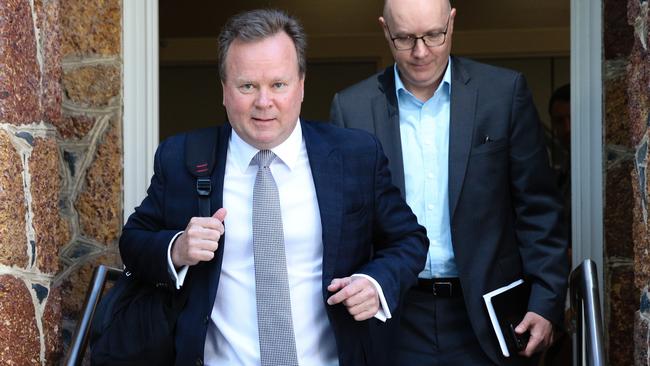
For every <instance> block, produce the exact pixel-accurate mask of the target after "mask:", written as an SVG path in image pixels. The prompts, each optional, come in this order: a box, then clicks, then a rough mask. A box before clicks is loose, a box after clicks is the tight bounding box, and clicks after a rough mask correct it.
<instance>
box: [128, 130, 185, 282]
mask: <svg viewBox="0 0 650 366" xmlns="http://www.w3.org/2000/svg"><path fill="white" fill-rule="evenodd" d="M166 146H167V144H166V142H163V143H161V144H160V146H159V147H158V149H157V150H156V154H155V158H154V175H153V177H152V178H151V183H150V185H149V188H148V189H147V196H146V197H145V199H144V200H143V201H142V203H141V204H140V206H138V207H136V209H135V212H134V213H133V214H132V215H131V216H130V217H129V219H128V221H127V223H126V224H125V225H124V229H123V231H122V236H121V237H120V254H121V256H122V261H123V262H124V265H125V266H126V268H127V269H128V270H129V271H131V272H132V273H134V274H135V275H136V276H139V278H141V279H144V280H145V281H148V282H151V283H169V284H171V285H173V282H172V281H171V277H170V275H169V271H168V266H167V250H168V248H169V243H170V242H171V240H172V239H173V237H174V236H175V235H176V234H177V233H178V232H179V230H168V229H166V228H165V226H164V216H163V210H164V209H163V207H164V197H165V195H164V193H165V184H166V177H165V171H164V168H163V164H162V162H163V161H164V160H165V158H164V156H165V148H166Z"/></svg>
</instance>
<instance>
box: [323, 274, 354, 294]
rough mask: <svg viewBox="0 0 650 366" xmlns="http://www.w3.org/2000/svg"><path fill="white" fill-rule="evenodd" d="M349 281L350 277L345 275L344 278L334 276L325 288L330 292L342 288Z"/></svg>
mask: <svg viewBox="0 0 650 366" xmlns="http://www.w3.org/2000/svg"><path fill="white" fill-rule="evenodd" d="M350 282H351V279H350V277H345V278H335V279H333V280H332V282H331V283H330V285H329V286H327V290H328V291H330V292H334V291H338V290H340V289H342V288H343V287H345V286H347V285H348V284H349V283H350Z"/></svg>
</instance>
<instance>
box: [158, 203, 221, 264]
mask: <svg viewBox="0 0 650 366" xmlns="http://www.w3.org/2000/svg"><path fill="white" fill-rule="evenodd" d="M226 214H227V212H226V209H225V208H220V209H218V210H217V212H215V213H214V215H212V217H192V219H191V220H190V222H189V224H187V228H185V232H183V233H182V234H181V235H180V236H179V237H178V238H176V240H175V241H174V244H173V245H172V253H171V254H172V263H173V264H174V266H175V267H176V268H178V267H182V266H193V265H195V264H197V263H199V262H207V261H209V260H212V258H214V252H215V251H216V250H217V248H219V239H220V238H221V236H222V235H223V233H224V231H225V228H224V226H223V220H224V219H225V218H226Z"/></svg>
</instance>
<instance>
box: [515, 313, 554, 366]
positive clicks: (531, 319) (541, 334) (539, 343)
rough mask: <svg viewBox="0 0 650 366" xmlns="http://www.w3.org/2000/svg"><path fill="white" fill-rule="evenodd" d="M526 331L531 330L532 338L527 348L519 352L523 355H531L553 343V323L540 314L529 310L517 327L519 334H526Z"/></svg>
mask: <svg viewBox="0 0 650 366" xmlns="http://www.w3.org/2000/svg"><path fill="white" fill-rule="evenodd" d="M526 331H528V332H529V334H530V338H529V339H528V344H527V345H526V348H525V349H524V350H523V351H521V352H519V354H520V355H522V356H525V357H530V356H532V355H533V354H534V353H537V352H541V351H543V350H545V349H547V348H548V347H550V346H551V344H552V343H553V324H551V322H550V321H548V320H546V319H545V318H544V317H542V316H541V315H539V314H536V313H533V312H531V311H529V312H527V313H526V315H525V316H524V319H523V320H522V321H521V323H519V325H517V328H515V332H517V334H524V333H526Z"/></svg>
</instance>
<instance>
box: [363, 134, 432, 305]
mask: <svg viewBox="0 0 650 366" xmlns="http://www.w3.org/2000/svg"><path fill="white" fill-rule="evenodd" d="M372 138H373V139H374V141H375V145H376V160H375V161H376V164H375V177H374V187H373V189H374V200H375V205H374V214H373V228H374V229H373V233H372V237H373V244H374V254H373V258H372V260H371V261H370V262H369V263H368V264H366V265H365V266H364V267H363V268H362V269H361V270H360V271H359V272H360V273H364V274H367V275H369V276H371V277H372V278H374V279H375V280H376V281H377V282H378V283H379V284H380V286H381V288H382V290H383V292H384V296H385V298H386V302H387V303H388V307H389V309H390V311H391V312H394V311H395V308H396V307H397V306H398V304H399V301H400V299H402V298H403V295H405V294H406V291H407V290H408V289H409V288H411V287H412V286H413V285H415V283H416V281H417V276H418V274H419V273H420V272H421V271H422V269H423V268H424V264H425V263H426V256H427V248H428V247H429V239H428V238H427V235H426V230H425V228H424V227H423V226H421V225H419V224H418V222H417V218H416V217H415V215H414V214H413V212H412V211H411V209H410V208H409V206H408V205H407V204H406V202H405V201H404V199H402V197H401V196H400V193H399V190H398V189H397V188H396V187H395V186H394V185H393V184H392V183H391V175H390V171H389V170H388V159H387V158H386V156H385V155H384V152H383V150H382V148H381V145H380V143H379V141H377V139H376V138H375V137H374V136H373V137H372Z"/></svg>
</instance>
